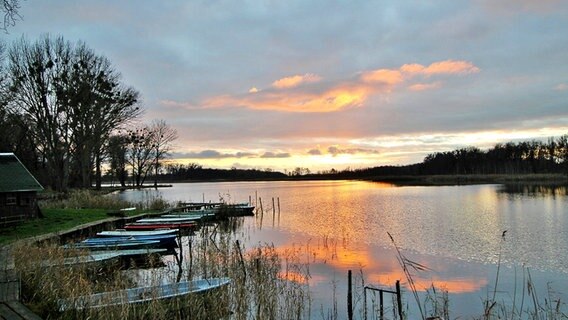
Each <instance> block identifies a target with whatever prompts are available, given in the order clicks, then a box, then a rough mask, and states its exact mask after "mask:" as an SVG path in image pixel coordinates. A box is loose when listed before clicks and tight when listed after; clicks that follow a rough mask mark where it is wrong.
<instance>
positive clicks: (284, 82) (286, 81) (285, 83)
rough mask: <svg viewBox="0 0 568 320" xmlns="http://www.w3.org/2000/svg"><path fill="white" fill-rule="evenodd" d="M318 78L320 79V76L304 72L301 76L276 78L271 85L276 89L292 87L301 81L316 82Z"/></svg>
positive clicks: (301, 82)
mask: <svg viewBox="0 0 568 320" xmlns="http://www.w3.org/2000/svg"><path fill="white" fill-rule="evenodd" d="M320 80H321V77H320V76H318V75H315V74H311V73H306V74H304V75H303V76H302V75H295V76H291V77H286V78H282V79H279V80H276V81H274V82H273V83H272V86H273V87H274V88H278V89H285V88H294V87H297V86H299V85H301V84H303V83H312V82H318V81H320Z"/></svg>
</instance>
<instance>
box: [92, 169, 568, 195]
mask: <svg viewBox="0 0 568 320" xmlns="http://www.w3.org/2000/svg"><path fill="white" fill-rule="evenodd" d="M326 180H354V181H355V180H358V181H372V182H385V183H391V184H394V185H400V186H406V185H409V186H437V185H439V186H446V185H473V184H517V183H520V184H538V185H568V175H566V174H557V173H551V174H489V175H488V174H467V175H464V174H460V175H400V176H399V175H393V176H368V177H355V176H342V175H341V174H337V175H333V176H316V175H306V176H296V177H287V178H278V179H275V178H267V179H195V180H193V179H185V180H161V181H160V184H159V185H158V188H164V187H172V184H173V183H208V182H210V183H214V182H257V181H259V182H267V181H268V182H270V181H326ZM142 188H154V185H153V184H152V185H144V186H141V187H133V186H126V187H116V186H113V187H110V186H104V187H103V188H102V189H103V190H109V189H112V191H120V190H129V189H142Z"/></svg>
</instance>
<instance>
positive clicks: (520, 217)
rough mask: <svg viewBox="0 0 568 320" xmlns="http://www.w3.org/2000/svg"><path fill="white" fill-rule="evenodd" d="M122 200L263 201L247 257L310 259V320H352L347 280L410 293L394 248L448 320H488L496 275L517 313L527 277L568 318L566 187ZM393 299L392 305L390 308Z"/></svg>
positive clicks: (194, 190) (500, 292)
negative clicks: (265, 252) (264, 250)
mask: <svg viewBox="0 0 568 320" xmlns="http://www.w3.org/2000/svg"><path fill="white" fill-rule="evenodd" d="M118 196H119V197H120V198H122V199H125V200H130V201H141V200H142V201H145V200H147V199H151V198H154V197H162V198H163V199H165V200H168V201H185V202H191V201H194V202H201V201H203V200H205V201H207V202H208V201H212V202H218V201H219V200H224V201H227V202H232V203H234V202H248V201H249V199H250V201H251V202H252V203H253V205H256V206H257V208H258V207H260V201H262V208H263V214H262V215H261V214H260V213H257V216H255V217H246V218H244V223H243V226H242V230H241V232H240V235H241V236H240V238H241V240H240V241H241V242H242V243H243V244H244V245H245V248H247V249H252V248H253V247H254V246H256V245H259V244H265V243H269V244H273V245H274V246H275V247H276V248H278V249H279V250H296V251H300V252H302V253H305V254H304V256H305V259H306V262H307V263H308V264H309V274H310V278H309V288H310V293H311V295H312V297H313V299H314V300H313V302H312V305H313V306H312V308H311V309H312V310H314V311H313V318H318V317H319V318H322V317H324V315H326V316H327V315H328V314H329V313H330V312H329V310H331V309H332V308H333V306H332V302H333V301H334V300H336V301H337V312H338V314H339V315H340V316H339V318H346V315H347V313H346V295H347V289H346V288H347V270H353V273H354V274H356V275H357V276H356V279H355V280H354V281H359V282H360V281H361V280H364V281H365V284H367V285H371V286H374V287H380V288H385V289H389V288H393V287H394V283H395V281H396V280H401V282H402V283H403V286H406V285H407V278H406V277H405V275H404V273H403V269H402V267H401V265H400V264H399V262H398V260H397V257H398V255H397V251H396V250H395V247H394V246H395V244H396V245H397V246H398V247H399V249H400V252H401V253H402V255H403V256H404V257H405V258H407V259H409V260H411V261H413V262H416V263H419V264H421V265H424V266H426V267H428V270H426V271H421V272H419V271H414V270H413V272H412V279H413V280H414V283H415V285H416V288H417V289H418V290H419V293H420V297H421V298H423V297H424V295H425V293H424V289H425V288H428V287H430V286H431V285H432V284H434V285H435V286H436V287H437V288H445V289H447V290H448V291H449V303H450V316H451V318H456V317H461V318H471V317H473V316H480V315H482V314H483V301H484V300H485V299H487V297H489V296H492V295H493V292H494V289H495V280H496V279H497V270H499V274H498V286H497V300H499V301H503V302H504V303H505V304H507V303H517V306H518V304H519V302H520V301H522V300H521V299H522V297H521V296H522V293H523V292H522V287H523V284H524V283H526V282H527V281H528V279H529V278H528V277H529V276H530V279H531V282H532V283H533V284H534V289H535V290H536V291H534V292H536V293H537V294H538V298H542V300H543V301H544V299H545V298H546V299H548V301H555V300H556V299H560V301H561V304H560V307H561V308H566V306H565V305H564V303H563V302H562V301H566V298H568V297H567V295H568V250H566V245H567V244H568V196H567V188H566V187H565V186H561V187H542V186H524V185H511V186H503V185H468V186H435V187H430V186H428V187H424V186H404V187H398V186H394V185H391V184H386V183H376V182H363V181H281V182H272V181H271V182H217V183H176V184H174V185H173V187H171V188H162V189H159V190H150V189H145V190H128V191H124V192H121V193H119V194H118ZM273 198H274V210H273V200H272V199H273ZM278 204H279V205H278ZM505 231H506V232H505ZM389 234H390V235H391V236H392V240H391V238H390V237H389ZM393 240H394V243H393ZM498 266H500V267H499V268H498ZM527 270H528V271H527ZM405 291H406V293H405V296H404V300H405V304H406V303H407V304H408V308H409V312H411V315H410V317H409V318H410V319H412V318H418V317H419V313H418V316H417V315H416V312H418V311H417V310H416V308H415V306H414V305H415V304H416V302H415V301H414V300H413V299H414V298H413V297H412V295H411V293H410V292H409V291H408V288H406V290H405ZM369 299H371V298H369ZM525 299H527V298H525ZM387 301H388V303H387V304H389V305H390V298H389V299H387ZM524 303H528V301H524ZM531 303H532V302H531ZM356 304H357V306H356V308H358V310H359V311H357V313H356V317H361V315H362V313H361V312H362V311H361V307H362V301H361V296H360V295H359V296H358V300H357V301H356ZM322 310H324V311H322ZM413 314H414V315H413Z"/></svg>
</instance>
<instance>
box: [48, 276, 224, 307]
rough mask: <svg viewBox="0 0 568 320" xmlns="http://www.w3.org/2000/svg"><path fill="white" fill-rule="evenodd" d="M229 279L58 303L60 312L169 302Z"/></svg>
mask: <svg viewBox="0 0 568 320" xmlns="http://www.w3.org/2000/svg"><path fill="white" fill-rule="evenodd" d="M230 282H231V279H229V278H212V279H201V280H193V281H182V282H176V283H170V284H163V285H158V286H149V287H139V288H131V289H125V290H119V291H110V292H102V293H95V294H91V295H87V296H80V297H78V298H76V299H61V300H59V301H58V305H59V311H61V312H63V311H66V310H71V309H75V310H82V309H88V308H102V307H111V306H121V305H124V304H141V303H147V302H150V301H154V300H169V299H173V298H178V297H183V296H185V295H188V294H198V293H205V292H207V291H210V290H214V289H217V288H220V287H223V286H226V285H228V284H229V283H230Z"/></svg>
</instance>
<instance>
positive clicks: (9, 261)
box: [0, 246, 41, 320]
mask: <svg viewBox="0 0 568 320" xmlns="http://www.w3.org/2000/svg"><path fill="white" fill-rule="evenodd" d="M19 300H20V279H19V277H18V274H17V273H16V270H15V269H14V259H13V257H12V255H11V252H10V247H8V246H5V247H1V248H0V320H12V319H13V320H22V319H26V320H38V319H39V320H41V318H40V317H39V316H38V315H36V314H34V313H33V312H31V311H30V309H28V308H27V307H26V306H24V305H23V304H21V303H20V302H19Z"/></svg>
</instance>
